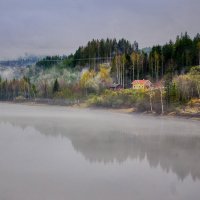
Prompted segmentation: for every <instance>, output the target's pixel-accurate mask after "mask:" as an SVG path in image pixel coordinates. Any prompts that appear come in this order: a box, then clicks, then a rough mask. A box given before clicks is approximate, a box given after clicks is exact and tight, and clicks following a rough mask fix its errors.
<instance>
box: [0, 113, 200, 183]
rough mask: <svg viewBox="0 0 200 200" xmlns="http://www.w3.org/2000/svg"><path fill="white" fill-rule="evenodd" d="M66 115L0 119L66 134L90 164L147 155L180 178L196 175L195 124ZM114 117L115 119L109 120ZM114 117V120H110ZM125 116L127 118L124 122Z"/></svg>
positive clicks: (199, 173)
mask: <svg viewBox="0 0 200 200" xmlns="http://www.w3.org/2000/svg"><path fill="white" fill-rule="evenodd" d="M82 114H83V115H80V114H79V115H78V116H74V117H73V115H72V116H71V117H65V118H57V119H55V118H54V117H49V118H48V119H46V118H31V117H18V118H16V117H1V118H0V127H1V125H2V124H4V123H9V124H11V125H12V126H15V127H20V128H21V129H25V128H26V127H33V128H34V129H36V130H37V131H39V132H40V133H41V134H43V135H46V136H50V135H51V136H53V137H56V136H60V135H61V136H62V137H67V138H68V139H69V140H70V141H71V143H72V145H73V147H74V149H75V150H76V151H77V152H80V153H81V154H82V155H83V156H84V158H85V159H86V160H87V161H89V162H91V163H96V162H98V163H99V162H101V163H105V164H110V163H113V162H118V163H123V162H125V161H126V160H128V159H132V160H135V159H137V160H141V161H142V160H144V159H146V160H147V161H148V163H149V165H150V166H151V167H152V168H156V167H158V166H160V167H161V168H162V170H164V171H165V172H169V171H173V172H174V173H175V174H176V175H177V176H178V178H179V179H180V180H184V178H185V177H187V176H188V175H191V177H192V178H193V180H196V179H200V135H199V133H198V131H199V124H198V123H197V122H195V123H193V122H188V123H186V121H176V122H174V120H161V119H154V118H149V119H147V118H140V117H137V116H135V117H127V118H126V117H124V116H123V117H119V116H116V115H113V116H111V115H110V116H107V117H104V118H102V116H100V115H101V113H100V114H99V115H98V117H97V116H96V118H94V115H93V114H92V115H91V116H89V117H88V116H85V113H82ZM112 117H113V118H112ZM111 118H112V120H111ZM124 118H125V121H126V124H124V123H125V122H123V120H124Z"/></svg>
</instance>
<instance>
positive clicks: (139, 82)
mask: <svg viewBox="0 0 200 200" xmlns="http://www.w3.org/2000/svg"><path fill="white" fill-rule="evenodd" d="M148 82H150V81H149V80H134V81H133V82H132V84H141V85H145V84H147V83H148ZM150 83H151V82H150Z"/></svg>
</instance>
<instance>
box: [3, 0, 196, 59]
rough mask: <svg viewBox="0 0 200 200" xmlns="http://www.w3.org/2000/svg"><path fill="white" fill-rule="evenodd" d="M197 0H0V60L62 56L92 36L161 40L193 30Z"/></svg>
mask: <svg viewBox="0 0 200 200" xmlns="http://www.w3.org/2000/svg"><path fill="white" fill-rule="evenodd" d="M199 8H200V1H198V0H177V1H176V2H174V1H172V0H168V1H166V0H152V1H148V0H140V1H139V0H124V1H123V2H121V1H119V0H116V1H114V2H113V1H111V0H107V1H105V0H102V1H98V0H93V1H92V0H85V1H83V0H76V1H74V0H58V1H52V0H48V1H47V0H40V1H39V0H34V1H33V0H18V1H15V0H1V2H0V12H1V17H0V25H1V29H0V44H1V45H0V60H2V59H9V58H16V57H19V56H23V55H24V54H25V53H28V54H34V55H54V54H59V55H63V54H65V55H68V54H70V53H74V52H75V50H76V49H77V48H78V47H79V46H82V45H86V44H87V42H88V41H90V40H92V39H101V38H117V39H120V38H125V39H127V40H129V41H130V42H132V43H133V42H134V41H135V40H136V41H137V42H138V43H139V47H140V48H143V47H151V46H152V45H156V44H164V43H166V42H168V41H169V40H170V39H172V40H173V41H174V40H175V38H176V36H177V35H179V34H181V33H184V32H186V31H187V32H188V34H189V35H190V36H191V37H194V36H195V35H196V34H197V33H198V32H200V29H199V22H198V20H199V18H200V13H199V10H198V9H199Z"/></svg>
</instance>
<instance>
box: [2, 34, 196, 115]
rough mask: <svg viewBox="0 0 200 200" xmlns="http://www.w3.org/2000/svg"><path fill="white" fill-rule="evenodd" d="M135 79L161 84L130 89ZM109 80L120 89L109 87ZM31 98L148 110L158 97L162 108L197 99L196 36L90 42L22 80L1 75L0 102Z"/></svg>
mask: <svg viewBox="0 0 200 200" xmlns="http://www.w3.org/2000/svg"><path fill="white" fill-rule="evenodd" d="M27 77H28V78H27ZM136 79H137V80H138V79H148V80H150V81H151V82H152V83H155V84H156V83H161V84H162V85H163V88H162V89H161V88H160V89H159V88H158V89H157V90H154V91H151V90H149V91H134V90H133V89H130V88H131V83H132V81H133V80H136ZM113 83H116V84H120V85H121V87H122V88H124V90H120V91H111V90H109V88H110V86H111V85H112V84H113ZM107 90H108V91H109V92H108V91H107ZM35 98H46V99H54V98H58V99H72V100H76V99H84V100H86V99H87V100H88V102H89V104H91V105H95V106H96V105H100V106H108V107H123V106H132V105H134V106H136V107H138V109H142V108H144V109H143V110H148V109H149V99H150V102H151V109H150V110H153V109H154V110H156V109H157V108H156V107H154V108H153V102H154V105H159V104H160V98H161V100H162V108H163V105H164V106H165V107H166V106H167V107H171V105H180V104H184V103H187V102H189V101H190V100H191V99H193V98H197V99H199V98H200V34H197V35H196V36H195V37H194V38H191V37H190V36H189V35H188V34H187V33H185V34H181V35H180V36H177V38H176V40H175V42H173V41H171V40H170V41H169V42H168V43H166V44H165V45H155V46H153V47H152V48H146V49H140V48H139V44H138V43H137V42H136V41H135V42H134V43H133V44H131V43H130V42H129V41H127V40H125V39H120V40H118V41H117V40H116V39H106V40H104V39H102V40H92V41H90V42H88V43H87V45H86V46H84V47H79V48H78V49H77V51H76V52H75V53H74V54H71V55H69V56H58V55H56V56H47V57H45V58H43V59H41V60H40V61H38V62H37V63H36V64H35V65H33V66H31V67H29V70H28V72H27V74H26V75H25V76H24V77H23V78H21V79H13V80H3V79H0V99H1V100H16V99H35ZM158 107H159V108H160V106H158ZM158 110H159V109H158ZM162 110H163V109H162ZM162 112H163V111H162Z"/></svg>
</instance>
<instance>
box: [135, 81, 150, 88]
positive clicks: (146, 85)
mask: <svg viewBox="0 0 200 200" xmlns="http://www.w3.org/2000/svg"><path fill="white" fill-rule="evenodd" d="M151 86H152V83H151V82H150V81H149V80H134V81H133V82H132V88H133V89H137V90H138V89H149V88H150V87H151Z"/></svg>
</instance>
